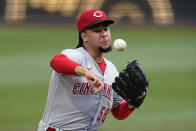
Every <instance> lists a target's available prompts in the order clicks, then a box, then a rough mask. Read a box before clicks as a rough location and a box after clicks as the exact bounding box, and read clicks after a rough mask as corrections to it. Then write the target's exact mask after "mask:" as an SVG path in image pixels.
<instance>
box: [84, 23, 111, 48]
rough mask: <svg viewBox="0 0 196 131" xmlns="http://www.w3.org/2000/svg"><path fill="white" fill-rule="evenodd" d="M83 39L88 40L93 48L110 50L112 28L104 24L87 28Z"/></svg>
mask: <svg viewBox="0 0 196 131" xmlns="http://www.w3.org/2000/svg"><path fill="white" fill-rule="evenodd" d="M83 41H87V44H88V47H90V48H92V49H98V50H99V51H100V52H108V51H110V50H111V45H110V42H111V35H110V29H109V27H108V26H107V25H104V24H101V25H98V26H95V27H92V28H90V29H87V30H86V31H85V37H84V39H83ZM84 43H85V42H84Z"/></svg>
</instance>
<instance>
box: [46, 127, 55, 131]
mask: <svg viewBox="0 0 196 131" xmlns="http://www.w3.org/2000/svg"><path fill="white" fill-rule="evenodd" d="M47 131H55V129H54V128H50V127H49V128H48V129H47Z"/></svg>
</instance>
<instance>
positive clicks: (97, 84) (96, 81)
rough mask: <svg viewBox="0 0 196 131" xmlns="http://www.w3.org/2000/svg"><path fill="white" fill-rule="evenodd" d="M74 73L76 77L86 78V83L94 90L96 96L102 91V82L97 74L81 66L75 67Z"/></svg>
mask: <svg viewBox="0 0 196 131" xmlns="http://www.w3.org/2000/svg"><path fill="white" fill-rule="evenodd" d="M75 72H76V73H77V74H78V75H81V76H85V77H86V79H87V82H88V83H89V84H90V86H92V87H94V88H95V93H96V94H98V93H99V92H100V91H101V90H102V89H103V86H104V84H103V80H102V79H101V77H100V76H98V75H97V74H95V73H93V72H90V71H89V70H88V69H86V68H85V67H82V66H76V68H75Z"/></svg>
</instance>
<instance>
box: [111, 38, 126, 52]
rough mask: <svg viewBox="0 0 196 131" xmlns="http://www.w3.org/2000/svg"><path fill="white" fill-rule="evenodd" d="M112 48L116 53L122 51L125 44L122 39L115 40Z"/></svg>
mask: <svg viewBox="0 0 196 131" xmlns="http://www.w3.org/2000/svg"><path fill="white" fill-rule="evenodd" d="M113 46H114V48H115V49H116V50H118V51H123V50H124V49H125V48H126V46H127V45H126V42H125V41H124V40H123V39H116V40H115V41H114V43H113Z"/></svg>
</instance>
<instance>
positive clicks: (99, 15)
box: [93, 11, 103, 17]
mask: <svg viewBox="0 0 196 131" xmlns="http://www.w3.org/2000/svg"><path fill="white" fill-rule="evenodd" d="M93 16H95V17H102V16H103V15H102V13H101V12H100V11H96V12H95V13H94V14H93Z"/></svg>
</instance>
